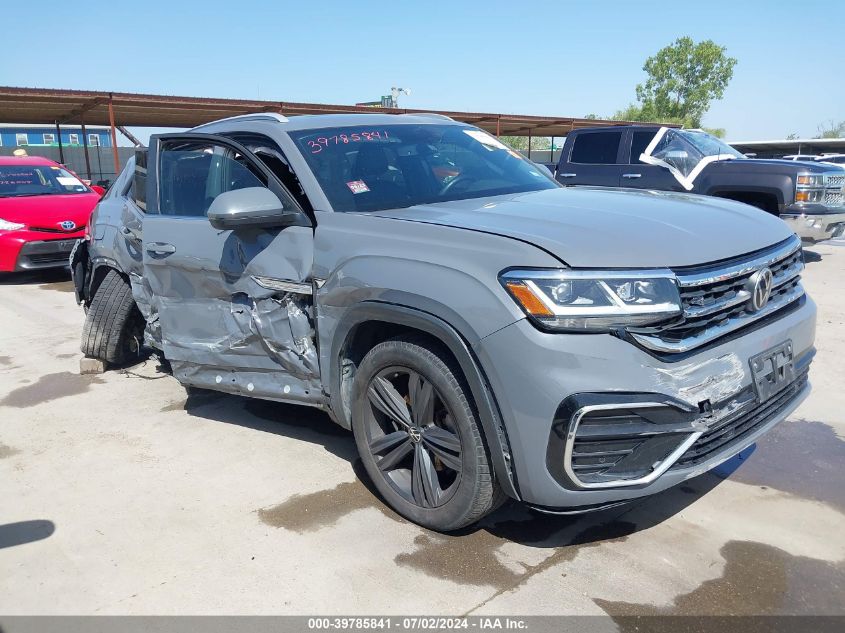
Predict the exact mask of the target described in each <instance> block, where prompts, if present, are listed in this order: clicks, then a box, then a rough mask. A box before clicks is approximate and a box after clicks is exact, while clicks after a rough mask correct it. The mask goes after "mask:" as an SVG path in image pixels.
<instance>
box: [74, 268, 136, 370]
mask: <svg viewBox="0 0 845 633" xmlns="http://www.w3.org/2000/svg"><path fill="white" fill-rule="evenodd" d="M143 322H144V321H143V317H142V316H141V313H140V312H139V311H138V308H137V306H136V305H135V300H134V299H133V298H132V288H131V287H130V285H129V283H128V282H127V281H126V280H125V279H124V278H123V277H122V276H121V275H120V273H118V272H117V271H116V270H110V271H109V272H108V273H106V276H105V277H104V278H103V281H102V283H101V284H100V285H99V287H98V288H97V292H96V293H95V294H94V298H93V299H92V301H91V305H90V306H89V308H88V313H87V314H86V316H85V326H84V327H83V329H82V345H81V349H82V353H83V354H85V356H88V357H89V358H99V359H100V360H103V361H105V362H107V363H112V364H116V365H119V364H121V363H124V362H126V360H127V359H128V358H129V354H130V353H131V352H137V351H138V346H139V345H140V337H141V336H142V335H143Z"/></svg>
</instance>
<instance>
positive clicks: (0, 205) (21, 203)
mask: <svg viewBox="0 0 845 633" xmlns="http://www.w3.org/2000/svg"><path fill="white" fill-rule="evenodd" d="M99 199H100V197H99V196H98V195H97V194H96V193H74V194H55V195H49V196H25V197H21V198H2V197H0V218H2V219H3V220H8V221H9V222H21V223H23V224H26V225H27V226H28V227H35V228H44V229H60V228H61V227H60V226H59V223H60V222H64V221H66V220H70V221H71V222H73V223H74V224H75V225H76V227H78V228H74V229H71V231H70V232H75V231H77V230H79V229H81V228H82V227H84V226H85V224H86V223H87V222H88V217H89V216H90V215H91V211H92V210H93V209H94V207H95V206H96V205H97V202H98V201H99Z"/></svg>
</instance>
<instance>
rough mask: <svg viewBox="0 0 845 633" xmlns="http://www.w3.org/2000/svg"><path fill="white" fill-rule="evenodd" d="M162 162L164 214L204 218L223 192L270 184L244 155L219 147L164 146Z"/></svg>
mask: <svg viewBox="0 0 845 633" xmlns="http://www.w3.org/2000/svg"><path fill="white" fill-rule="evenodd" d="M159 160H160V161H161V162H160V167H159V170H160V171H159V173H160V174H161V178H160V189H159V190H160V194H159V195H160V199H159V212H160V213H161V214H162V215H181V216H204V215H205V214H206V212H207V211H208V207H210V206H211V203H212V202H213V201H214V199H215V198H216V197H217V196H219V195H220V194H221V193H225V192H227V191H234V190H236V189H244V188H247V187H262V186H266V184H267V183H266V181H265V180H264V179H263V177H261V176H260V175H259V172H257V171H256V170H255V168H254V167H253V166H252V165H250V164H249V162H248V161H246V159H245V158H244V157H243V156H241V155H240V154H237V153H236V152H232V151H230V150H229V149H227V148H225V147H222V146H219V145H213V144H209V143H201V142H189V143H184V142H179V141H177V142H174V143H170V144H167V143H165V144H164V145H163V146H162V149H161V155H160V159H159ZM140 189H141V187H136V191H139V190H140Z"/></svg>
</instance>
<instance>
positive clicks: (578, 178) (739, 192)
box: [550, 125, 845, 242]
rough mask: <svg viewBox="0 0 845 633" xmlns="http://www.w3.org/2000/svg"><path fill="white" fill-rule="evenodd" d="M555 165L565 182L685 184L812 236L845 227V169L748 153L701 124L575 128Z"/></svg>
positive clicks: (665, 187) (678, 187) (679, 187)
mask: <svg viewBox="0 0 845 633" xmlns="http://www.w3.org/2000/svg"><path fill="white" fill-rule="evenodd" d="M550 168H552V171H553V172H554V175H555V178H556V179H557V180H558V181H559V182H560V183H562V184H564V185H593V186H596V185H597V186H602V187H633V188H637V189H651V190H658V191H684V192H690V193H700V194H704V195H709V196H717V197H720V198H730V199H732V200H738V201H740V202H745V203H747V204H750V205H753V206H755V207H759V208H761V209H763V210H765V211H768V212H769V213H772V214H774V215H779V216H780V217H781V218H782V219H783V220H784V221H786V222H787V223H788V224H789V226H790V227H791V228H792V229H793V230H794V231H795V233H797V234H798V235H799V236H800V237H801V238H802V239H803V240H805V241H808V242H818V241H820V240H825V239H828V238H831V237H838V236H840V235H842V234H843V232H845V170H843V169H842V168H840V167H838V166H835V165H825V164H823V163H809V162H801V161H787V160H763V159H751V158H747V157H746V156H744V155H743V154H741V153H739V152H738V151H736V150H735V149H734V148H732V147H731V146H730V145H728V144H726V143H724V142H723V141H721V140H719V139H718V138H716V137H714V136H711V135H709V134H707V133H706V132H702V131H700V130H678V129H673V128H666V127H657V126H648V125H625V126H618V127H606V128H602V129H598V130H597V129H580V130H573V131H572V132H571V133H570V134H569V136H568V137H567V139H566V143H565V145H564V147H563V151H562V152H561V155H560V161H559V162H558V164H557V165H551V166H550Z"/></svg>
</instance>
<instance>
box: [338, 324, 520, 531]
mask: <svg viewBox="0 0 845 633" xmlns="http://www.w3.org/2000/svg"><path fill="white" fill-rule="evenodd" d="M452 365H453V363H452V362H451V358H449V357H448V355H446V354H445V353H443V352H441V351H440V350H439V349H438V348H437V347H434V346H432V345H430V344H429V343H428V342H427V341H425V340H420V339H416V338H413V337H409V338H398V339H393V340H389V341H385V342H383V343H379V344H378V345H376V346H375V347H373V349H371V350H370V351H369V353H367V355H366V356H365V357H364V359H363V360H362V361H361V364H360V365H359V367H358V370H357V371H356V373H355V378H354V383H353V388H352V396H353V399H352V430H353V432H354V434H355V442H356V444H357V446H358V452H359V454H360V456H361V461H362V463H363V465H364V468H365V469H366V471H367V474H368V475H369V476H370V478H371V479H372V481H373V483H374V485H375V486H376V488H377V489H378V491H379V492H380V493H381V495H382V496H383V497H384V499H385V500H386V501H387V503H388V504H389V505H390V506H391V507H392V508H393V509H394V510H396V512H398V513H399V514H401V515H402V516H404V517H406V518H407V519H410V520H411V521H413V522H415V523H418V524H420V525H422V526H425V527H427V528H431V529H433V530H438V531H444V532H445V531H451V530H456V529H459V528H462V527H464V526H467V525H470V524H471V523H474V522H476V521H478V520H479V519H481V518H482V517H483V516H485V515H486V514H488V513H489V512H492V511H493V510H495V509H496V507H498V506H499V505H500V504H501V502H502V500H503V499H504V496H503V495H502V493H501V492H500V488H499V486H498V484H497V483H496V481H495V478H494V475H493V469H492V466H491V463H490V457H489V454H488V451H487V447H486V446H485V443H484V441H483V438H482V434H481V430H480V428H479V424H478V421H477V416H476V414H475V412H474V409H473V406H472V404H471V401H470V396H469V395H468V393H469V392H468V389H467V388H466V387H465V385H464V381H463V379H462V377H461V375H460V372H459V370H458V369H457V368H453V367H452Z"/></svg>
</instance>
